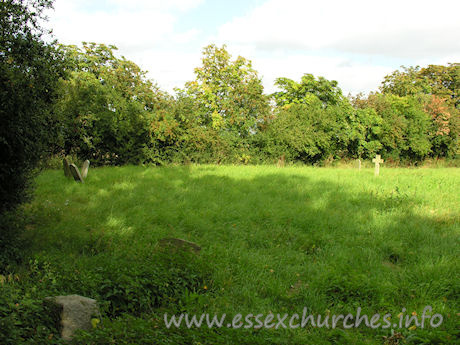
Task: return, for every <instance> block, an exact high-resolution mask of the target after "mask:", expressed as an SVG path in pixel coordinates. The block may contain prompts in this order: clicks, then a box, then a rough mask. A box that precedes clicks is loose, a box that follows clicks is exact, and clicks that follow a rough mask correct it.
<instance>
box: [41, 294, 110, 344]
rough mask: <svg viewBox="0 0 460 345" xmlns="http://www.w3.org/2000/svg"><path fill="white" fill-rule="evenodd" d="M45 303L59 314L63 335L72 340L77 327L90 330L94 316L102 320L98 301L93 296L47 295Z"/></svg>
mask: <svg viewBox="0 0 460 345" xmlns="http://www.w3.org/2000/svg"><path fill="white" fill-rule="evenodd" d="M45 304H47V305H48V306H50V307H52V312H53V314H58V315H57V316H58V318H59V323H60V326H61V337H62V339H64V340H66V341H68V340H71V339H72V337H73V335H74V333H75V331H76V330H77V329H82V330H85V331H89V330H91V329H92V328H93V325H92V323H91V319H92V318H97V319H98V320H99V321H100V318H101V316H100V312H99V307H98V305H97V301H96V300H94V299H91V298H87V297H83V296H79V295H69V296H55V297H46V298H45Z"/></svg>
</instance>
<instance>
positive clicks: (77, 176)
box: [70, 164, 83, 183]
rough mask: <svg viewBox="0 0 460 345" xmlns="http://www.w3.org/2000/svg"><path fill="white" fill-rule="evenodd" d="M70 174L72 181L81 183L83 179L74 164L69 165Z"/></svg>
mask: <svg viewBox="0 0 460 345" xmlns="http://www.w3.org/2000/svg"><path fill="white" fill-rule="evenodd" d="M70 172H71V173H72V176H73V179H74V180H75V181H77V182H81V183H83V177H82V176H81V174H80V170H78V168H77V166H76V165H75V164H70Z"/></svg>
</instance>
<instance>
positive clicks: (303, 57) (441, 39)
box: [216, 0, 460, 93]
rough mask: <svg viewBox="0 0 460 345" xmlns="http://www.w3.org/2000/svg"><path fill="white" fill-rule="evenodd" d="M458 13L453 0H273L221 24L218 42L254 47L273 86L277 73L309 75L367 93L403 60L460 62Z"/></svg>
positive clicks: (250, 49)
mask: <svg viewBox="0 0 460 345" xmlns="http://www.w3.org/2000/svg"><path fill="white" fill-rule="evenodd" d="M458 13H460V2H458V1H455V0H454V1H451V0H438V1H437V2H436V3H434V2H432V1H427V0H419V1H401V0H386V1H380V2H375V1H368V0H350V1H343V0H322V1H303V0H269V1H267V2H265V3H263V4H262V5H260V6H259V7H256V8H255V9H254V10H252V11H251V12H250V13H248V14H246V15H244V16H241V17H238V18H235V19H233V20H232V21H230V22H228V23H225V24H223V25H222V26H221V27H220V28H219V30H218V34H217V36H216V41H217V42H220V43H227V44H228V45H229V47H231V46H235V47H238V48H239V49H240V50H242V51H247V52H251V54H252V56H251V59H252V60H253V61H254V62H255V63H256V64H255V65H256V66H259V71H260V72H261V74H262V75H263V76H264V84H265V86H266V89H267V90H269V91H273V90H274V87H273V86H272V85H273V81H274V79H275V78H276V77H280V76H285V77H289V78H293V79H296V80H299V79H300V77H301V76H302V74H303V73H312V74H314V75H321V76H324V77H326V78H328V79H334V80H338V81H339V86H340V87H341V88H342V89H343V90H344V92H345V93H348V92H352V93H358V92H361V91H363V92H368V91H372V90H376V89H377V88H378V86H379V85H380V82H381V81H382V80H383V77H384V76H385V75H387V74H388V73H391V72H392V71H393V70H395V69H397V68H399V66H400V64H408V65H417V64H420V65H426V64H429V63H437V62H441V61H442V62H441V63H447V62H449V61H450V62H455V61H459V60H460V21H459V20H458Z"/></svg>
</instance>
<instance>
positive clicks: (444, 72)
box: [380, 63, 460, 108]
mask: <svg viewBox="0 0 460 345" xmlns="http://www.w3.org/2000/svg"><path fill="white" fill-rule="evenodd" d="M401 68H402V71H398V70H397V71H394V72H393V73H392V74H390V75H387V76H386V77H385V78H384V81H383V82H382V86H381V87H380V90H381V91H382V93H386V94H388V93H391V94H395V95H398V96H401V97H404V96H410V95H420V94H426V95H435V96H438V97H440V98H444V99H445V100H446V101H447V103H449V104H450V105H453V106H455V107H456V108H459V107H460V63H450V64H448V65H447V66H442V65H429V66H427V67H425V68H420V67H419V66H416V67H404V66H401Z"/></svg>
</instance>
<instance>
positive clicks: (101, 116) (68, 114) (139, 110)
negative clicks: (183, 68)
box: [56, 43, 169, 165]
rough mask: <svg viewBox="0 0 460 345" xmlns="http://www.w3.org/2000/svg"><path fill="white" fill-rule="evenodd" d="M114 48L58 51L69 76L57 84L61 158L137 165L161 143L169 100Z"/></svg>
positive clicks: (87, 46)
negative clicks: (64, 155) (71, 155)
mask: <svg viewBox="0 0 460 345" xmlns="http://www.w3.org/2000/svg"><path fill="white" fill-rule="evenodd" d="M115 49H116V47H114V46H105V45H103V44H99V45H98V44H95V43H83V47H82V48H78V47H75V46H61V50H62V51H63V52H64V54H65V56H66V60H67V64H68V70H69V72H70V76H69V78H68V79H67V80H61V85H60V98H59V103H58V105H57V110H56V111H57V112H58V113H59V114H61V116H62V122H63V123H64V125H63V133H62V136H63V142H64V149H65V153H67V154H69V153H76V154H77V155H78V156H79V157H81V158H82V159H87V158H89V159H91V161H92V162H94V163H95V164H96V165H98V164H117V165H118V164H126V163H140V162H143V161H144V160H145V157H144V152H145V148H146V147H151V146H154V145H155V144H156V140H161V139H162V138H164V136H165V133H166V134H167V133H168V128H164V124H165V123H167V121H165V119H164V110H165V109H166V108H167V107H168V102H169V100H168V99H169V98H168V96H167V95H166V94H165V93H163V92H161V91H160V90H159V89H158V87H157V86H156V85H154V84H153V83H152V82H151V81H149V80H147V79H146V77H145V72H144V71H142V70H141V69H140V68H139V67H138V66H137V65H136V64H134V63H133V62H131V61H129V60H126V59H125V58H124V57H122V58H117V57H115V55H114V52H113V51H114V50H115Z"/></svg>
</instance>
